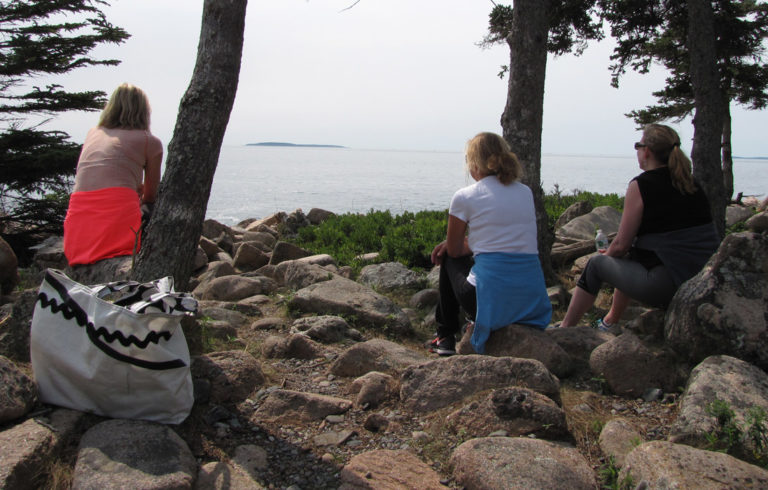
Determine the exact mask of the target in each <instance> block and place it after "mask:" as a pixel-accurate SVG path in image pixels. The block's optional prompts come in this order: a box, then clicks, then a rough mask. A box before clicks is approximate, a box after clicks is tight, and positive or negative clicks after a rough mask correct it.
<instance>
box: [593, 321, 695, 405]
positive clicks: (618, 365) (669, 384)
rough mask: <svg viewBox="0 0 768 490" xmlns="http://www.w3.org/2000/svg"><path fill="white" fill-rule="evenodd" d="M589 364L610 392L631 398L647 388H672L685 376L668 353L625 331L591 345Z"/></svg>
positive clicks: (673, 389) (672, 389)
mask: <svg viewBox="0 0 768 490" xmlns="http://www.w3.org/2000/svg"><path fill="white" fill-rule="evenodd" d="M589 365H590V368H591V369H592V372H593V373H594V374H595V375H597V376H599V377H602V378H603V379H605V382H606V383H607V385H608V386H609V387H610V389H611V391H613V393H615V394H617V395H620V396H626V397H631V398H638V397H641V396H643V394H644V393H645V392H646V391H647V390H649V389H656V388H660V389H662V390H663V391H665V392H672V391H675V390H676V389H677V387H678V386H680V385H681V384H682V382H683V380H684V379H685V378H684V375H683V372H684V370H683V369H679V368H678V367H677V365H676V363H675V358H674V356H673V355H672V353H671V352H668V351H666V350H665V349H662V348H658V347H654V346H651V345H646V344H644V343H643V342H641V341H640V339H639V338H638V337H637V336H636V335H634V334H632V333H629V332H627V333H624V334H622V335H619V336H618V337H616V338H614V339H612V340H610V341H608V342H605V343H604V344H600V345H599V346H598V347H597V348H595V350H594V351H592V355H591V356H590V358H589Z"/></svg>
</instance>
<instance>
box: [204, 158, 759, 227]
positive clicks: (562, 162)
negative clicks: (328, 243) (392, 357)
mask: <svg viewBox="0 0 768 490" xmlns="http://www.w3.org/2000/svg"><path fill="white" fill-rule="evenodd" d="M639 172H640V170H639V168H638V166H637V160H636V159H635V156H634V154H632V155H628V156H626V157H616V156H588V155H543V156H542V165H541V174H542V175H541V178H542V184H543V187H544V191H545V192H548V193H549V192H552V191H553V190H554V188H555V185H557V186H558V187H559V189H560V190H561V191H562V192H564V193H570V192H571V191H573V190H577V189H578V190H586V191H592V192H599V193H611V192H615V193H617V194H620V195H623V194H624V191H625V190H626V187H627V183H628V182H629V181H630V179H632V177H634V176H635V175H637V174H638V173H639ZM734 181H735V184H734V188H735V193H738V192H743V193H744V195H757V196H764V195H765V194H766V193H768V190H767V189H768V159H735V160H734ZM471 182H473V181H472V178H471V177H469V176H468V175H467V173H466V171H465V170H464V155H463V153H461V152H428V151H391V150H357V149H348V148H306V147H299V148H296V147H292V148H285V147H256V146H225V147H223V148H222V149H221V155H220V158H219V165H218V167H217V169H216V175H215V177H214V181H213V188H212V190H211V197H210V200H209V202H208V212H207V217H208V218H213V219H215V220H218V221H220V222H222V223H226V224H234V223H237V222H239V221H242V220H244V219H246V218H262V217H265V216H268V215H270V214H272V213H275V212H277V211H285V212H290V211H293V210H294V209H297V208H301V209H302V210H303V211H304V212H305V213H306V212H309V210H310V209H312V208H322V209H326V210H328V211H333V212H334V213H347V212H359V213H365V212H368V211H370V210H371V209H374V210H387V209H388V210H390V211H391V212H392V213H393V214H401V213H402V212H404V211H421V210H442V209H447V208H448V204H449V203H450V200H451V196H452V195H453V193H454V192H455V191H456V189H458V188H460V187H463V186H465V185H468V184H469V183H471Z"/></svg>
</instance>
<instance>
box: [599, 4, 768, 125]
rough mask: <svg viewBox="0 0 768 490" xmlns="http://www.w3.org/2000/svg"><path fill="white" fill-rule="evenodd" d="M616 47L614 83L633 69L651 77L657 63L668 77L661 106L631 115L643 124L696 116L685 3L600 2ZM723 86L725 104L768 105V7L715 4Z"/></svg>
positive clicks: (660, 97)
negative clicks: (767, 50) (765, 58)
mask: <svg viewBox="0 0 768 490" xmlns="http://www.w3.org/2000/svg"><path fill="white" fill-rule="evenodd" d="M599 5H600V8H601V10H602V13H603V15H604V16H605V19H606V20H607V21H608V23H609V24H610V25H611V34H612V35H613V37H614V38H616V39H617V45H616V48H615V49H614V53H613V55H612V56H611V60H612V61H613V64H612V65H611V67H610V68H611V71H612V79H611V84H612V85H613V86H615V87H618V85H619V79H620V77H621V76H622V75H623V74H624V73H626V70H627V68H631V69H632V70H634V71H637V72H638V73H648V72H649V70H650V67H651V64H652V63H654V62H657V63H660V64H662V65H663V66H664V67H665V68H666V69H667V70H668V71H669V75H668V77H667V80H666V84H665V87H664V88H662V89H661V90H658V91H656V92H653V95H654V96H655V97H656V100H657V102H658V103H657V105H655V106H648V107H646V108H645V109H642V110H636V111H632V112H630V113H629V114H627V116H628V117H631V118H633V119H634V120H635V122H637V123H638V124H641V125H643V124H648V123H651V122H659V121H664V120H677V121H679V120H681V119H683V118H684V117H686V116H689V115H691V114H692V112H693V107H694V104H693V88H692V86H691V79H690V62H689V56H688V47H687V36H688V11H687V3H686V2H684V1H682V0H674V1H662V0H653V1H647V2H637V1H634V0H600V2H599ZM712 8H713V14H714V17H715V22H714V26H715V31H716V32H715V39H716V41H715V42H716V51H717V58H718V70H719V79H720V88H721V93H722V95H723V98H724V100H726V101H727V102H730V101H735V102H737V103H738V104H741V105H743V106H745V107H747V108H748V109H762V108H764V107H766V104H768V66H766V65H765V64H764V63H763V62H762V56H763V54H764V53H765V45H764V41H765V39H766V37H768V3H766V2H763V1H757V0H744V1H733V0H716V1H714V2H712Z"/></svg>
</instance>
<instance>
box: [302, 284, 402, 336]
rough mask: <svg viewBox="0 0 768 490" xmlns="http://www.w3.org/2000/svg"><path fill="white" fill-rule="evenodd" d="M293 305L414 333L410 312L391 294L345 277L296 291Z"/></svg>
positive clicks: (391, 330)
mask: <svg viewBox="0 0 768 490" xmlns="http://www.w3.org/2000/svg"><path fill="white" fill-rule="evenodd" d="M289 306H290V307H291V308H295V309H297V310H299V311H303V312H306V313H320V314H326V315H342V316H346V317H354V318H356V319H357V322H356V323H359V324H362V325H368V326H372V327H374V328H380V329H384V330H388V331H390V333H394V334H398V335H410V334H411V322H410V320H409V319H408V316H407V315H406V314H405V313H404V312H403V311H402V310H401V309H400V308H399V307H398V306H397V305H395V304H394V303H393V302H392V301H391V300H390V299H389V298H386V297H385V296H382V295H380V294H378V293H377V292H375V291H374V290H372V289H371V288H369V287H366V286H363V285H362V284H358V283H356V282H355V281H351V280H349V279H345V278H343V277H338V276H335V277H334V278H333V279H331V280H330V281H323V282H318V283H315V284H312V285H310V286H308V287H306V288H304V289H300V290H298V291H296V294H295V295H294V296H293V298H292V299H291V301H290V303H289Z"/></svg>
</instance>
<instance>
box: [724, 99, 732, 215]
mask: <svg viewBox="0 0 768 490" xmlns="http://www.w3.org/2000/svg"><path fill="white" fill-rule="evenodd" d="M726 109H727V110H726V111H725V114H724V115H723V135H722V142H723V143H722V144H723V150H722V151H723V186H724V187H725V199H726V202H728V201H730V200H731V199H733V153H732V147H731V111H730V107H728V106H727V105H726Z"/></svg>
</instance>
